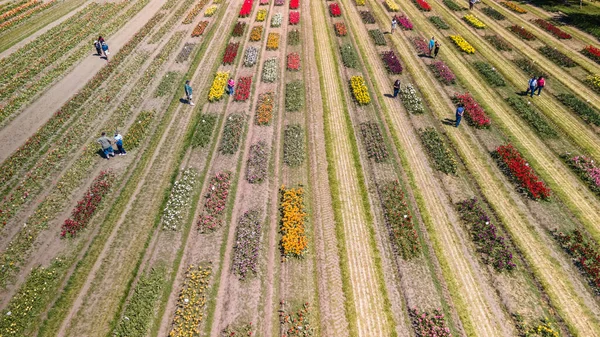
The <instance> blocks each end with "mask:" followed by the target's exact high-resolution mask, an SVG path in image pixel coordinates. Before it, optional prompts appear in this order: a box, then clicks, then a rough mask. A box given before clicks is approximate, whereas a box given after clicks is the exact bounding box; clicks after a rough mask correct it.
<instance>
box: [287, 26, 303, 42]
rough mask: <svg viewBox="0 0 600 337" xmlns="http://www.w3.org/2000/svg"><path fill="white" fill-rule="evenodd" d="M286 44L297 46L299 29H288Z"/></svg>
mask: <svg viewBox="0 0 600 337" xmlns="http://www.w3.org/2000/svg"><path fill="white" fill-rule="evenodd" d="M287 40H288V45H290V46H297V45H298V44H300V31H299V30H297V29H294V30H290V31H288V38H287Z"/></svg>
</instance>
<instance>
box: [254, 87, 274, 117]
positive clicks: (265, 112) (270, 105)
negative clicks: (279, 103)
mask: <svg viewBox="0 0 600 337" xmlns="http://www.w3.org/2000/svg"><path fill="white" fill-rule="evenodd" d="M274 107H275V94H274V93H273V92H267V93H264V94H260V95H259V96H258V103H257V105H256V116H255V118H254V123H255V124H256V125H269V124H271V119H273V109H274Z"/></svg>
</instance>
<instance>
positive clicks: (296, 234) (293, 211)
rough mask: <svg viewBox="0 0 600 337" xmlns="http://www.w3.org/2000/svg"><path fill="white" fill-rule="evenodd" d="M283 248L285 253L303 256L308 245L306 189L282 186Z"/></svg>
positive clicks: (286, 254)
mask: <svg viewBox="0 0 600 337" xmlns="http://www.w3.org/2000/svg"><path fill="white" fill-rule="evenodd" d="M281 195H282V197H281V228H280V230H281V235H282V237H281V248H282V249H283V255H285V256H293V257H302V255H304V253H305V252H306V249H307V247H308V239H307V238H306V233H305V228H304V224H305V218H306V216H307V214H306V212H304V189H303V188H302V187H298V188H285V186H281Z"/></svg>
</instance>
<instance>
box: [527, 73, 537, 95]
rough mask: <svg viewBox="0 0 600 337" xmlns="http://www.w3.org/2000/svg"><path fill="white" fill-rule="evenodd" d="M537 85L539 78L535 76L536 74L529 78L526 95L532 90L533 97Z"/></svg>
mask: <svg viewBox="0 0 600 337" xmlns="http://www.w3.org/2000/svg"><path fill="white" fill-rule="evenodd" d="M536 87H537V79H536V78H535V75H534V76H533V77H532V78H531V79H530V80H529V88H527V90H525V96H527V94H528V93H529V91H531V97H533V92H534V91H535V88H536Z"/></svg>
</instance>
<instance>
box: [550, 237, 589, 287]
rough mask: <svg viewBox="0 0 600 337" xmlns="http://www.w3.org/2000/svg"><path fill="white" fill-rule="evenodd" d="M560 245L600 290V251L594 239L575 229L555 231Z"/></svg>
mask: <svg viewBox="0 0 600 337" xmlns="http://www.w3.org/2000/svg"><path fill="white" fill-rule="evenodd" d="M554 237H555V238H556V239H557V240H558V243H559V244H560V246H561V247H562V248H563V249H564V250H566V251H567V252H568V253H569V254H570V255H571V256H572V257H573V259H574V260H575V264H576V265H577V267H579V268H580V270H581V271H582V272H583V273H584V274H585V275H586V276H587V277H588V278H589V280H590V284H591V285H592V286H593V287H594V288H595V289H596V291H600V252H599V251H598V247H597V246H596V245H595V244H594V243H593V241H592V240H586V239H585V238H584V237H583V234H582V233H581V232H580V231H578V230H575V231H573V233H571V234H564V233H562V232H561V233H555V235H554Z"/></svg>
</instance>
